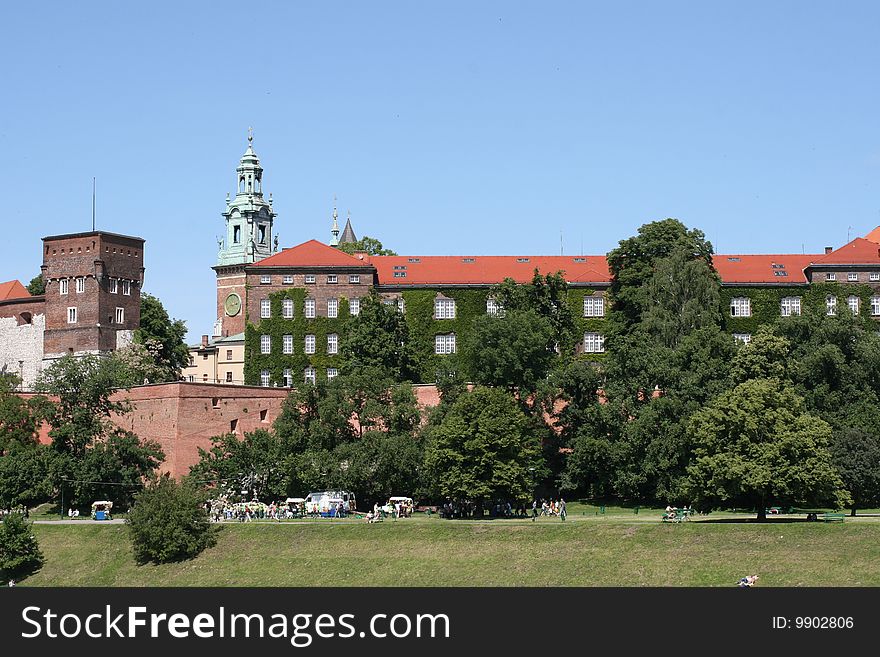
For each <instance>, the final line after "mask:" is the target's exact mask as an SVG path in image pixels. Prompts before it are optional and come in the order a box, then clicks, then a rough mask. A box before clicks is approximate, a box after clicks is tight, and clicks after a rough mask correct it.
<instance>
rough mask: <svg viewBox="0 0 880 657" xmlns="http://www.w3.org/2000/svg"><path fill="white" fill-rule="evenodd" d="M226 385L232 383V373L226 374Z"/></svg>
mask: <svg viewBox="0 0 880 657" xmlns="http://www.w3.org/2000/svg"><path fill="white" fill-rule="evenodd" d="M226 383H232V372H227V373H226Z"/></svg>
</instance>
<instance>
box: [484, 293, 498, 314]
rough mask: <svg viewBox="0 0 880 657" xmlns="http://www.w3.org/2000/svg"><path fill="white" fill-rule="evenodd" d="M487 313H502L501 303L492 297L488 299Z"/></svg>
mask: <svg viewBox="0 0 880 657" xmlns="http://www.w3.org/2000/svg"><path fill="white" fill-rule="evenodd" d="M486 314H487V315H492V316H493V317H497V316H498V315H499V314H501V304H500V303H498V302H497V301H495V299H493V298H492V297H489V298H488V299H486Z"/></svg>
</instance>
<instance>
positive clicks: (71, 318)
mask: <svg viewBox="0 0 880 657" xmlns="http://www.w3.org/2000/svg"><path fill="white" fill-rule="evenodd" d="M67 323H68V324H76V308H75V307H73V306H71V307H70V308H68V309H67Z"/></svg>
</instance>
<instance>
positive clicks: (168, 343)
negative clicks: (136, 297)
mask: <svg viewBox="0 0 880 657" xmlns="http://www.w3.org/2000/svg"><path fill="white" fill-rule="evenodd" d="M185 337H186V322H185V321H183V320H182V319H171V318H170V317H169V315H168V311H166V310H165V307H164V306H163V305H162V302H161V301H159V299H157V298H156V297H154V296H152V295H150V294H141V321H140V326H139V327H138V329H137V331H135V334H134V339H135V341H136V342H140V343H141V344H143V345H144V346H146V347H147V349H148V350H151V352H152V351H153V350H154V351H155V352H156V364H157V365H158V366H159V367H160V368H161V372H162V377H163V378H162V381H177V380H178V379H179V378H180V371H181V369H183V368H184V367H186V366H187V364H188V363H189V347H187V346H186V342H184V338H185Z"/></svg>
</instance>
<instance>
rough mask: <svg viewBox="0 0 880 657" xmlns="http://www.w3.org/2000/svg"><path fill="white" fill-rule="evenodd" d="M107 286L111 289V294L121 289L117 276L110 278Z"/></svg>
mask: <svg viewBox="0 0 880 657" xmlns="http://www.w3.org/2000/svg"><path fill="white" fill-rule="evenodd" d="M107 288H108V289H109V290H110V294H116V293H117V292H118V291H119V281H118V280H117V279H115V278H111V279H109V282H108V283H107Z"/></svg>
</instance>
